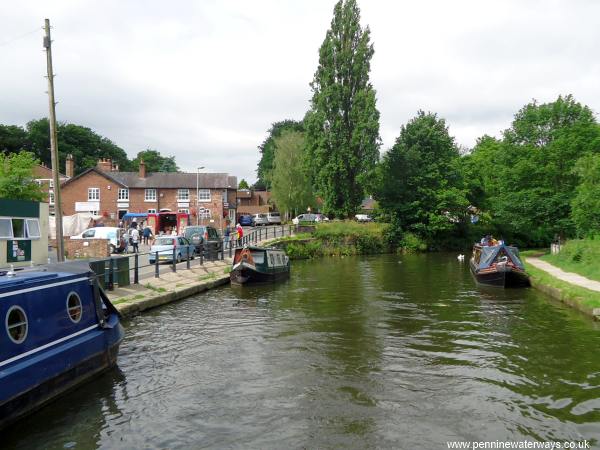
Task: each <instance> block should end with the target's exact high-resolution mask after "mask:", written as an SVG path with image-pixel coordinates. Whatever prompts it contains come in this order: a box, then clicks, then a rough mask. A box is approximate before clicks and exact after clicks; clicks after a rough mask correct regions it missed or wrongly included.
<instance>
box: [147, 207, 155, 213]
mask: <svg viewBox="0 0 600 450" xmlns="http://www.w3.org/2000/svg"><path fill="white" fill-rule="evenodd" d="M148 214H156V209H154V208H150V209H149V210H148Z"/></svg>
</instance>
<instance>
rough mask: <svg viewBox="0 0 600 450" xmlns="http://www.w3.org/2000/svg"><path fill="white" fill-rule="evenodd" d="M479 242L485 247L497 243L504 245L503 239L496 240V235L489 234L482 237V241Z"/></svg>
mask: <svg viewBox="0 0 600 450" xmlns="http://www.w3.org/2000/svg"><path fill="white" fill-rule="evenodd" d="M479 243H480V244H481V245H482V246H483V247H494V246H496V245H504V241H503V240H502V239H500V240H496V238H494V236H492V235H489V234H487V235H485V236H484V237H482V238H481V241H479Z"/></svg>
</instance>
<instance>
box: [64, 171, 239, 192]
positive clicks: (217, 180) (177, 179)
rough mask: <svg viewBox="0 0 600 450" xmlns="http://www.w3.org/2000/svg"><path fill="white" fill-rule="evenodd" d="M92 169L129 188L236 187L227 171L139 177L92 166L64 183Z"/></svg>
mask: <svg viewBox="0 0 600 450" xmlns="http://www.w3.org/2000/svg"><path fill="white" fill-rule="evenodd" d="M91 171H94V172H96V173H98V174H100V175H102V176H103V177H105V178H107V179H109V180H112V181H114V182H115V183H117V184H119V185H121V186H124V187H128V188H130V189H136V188H138V189H146V188H156V189H177V188H184V189H185V188H188V189H196V186H198V187H199V188H200V189H236V188H237V177H234V176H230V175H229V174H227V173H200V174H196V173H183V172H152V173H148V174H147V176H146V178H140V176H139V173H138V172H104V171H102V170H99V169H97V168H96V167H92V168H91V169H88V170H86V171H85V172H83V173H81V174H79V175H77V176H76V177H73V178H71V179H70V180H68V181H67V182H66V183H65V184H67V183H69V182H71V181H74V180H76V179H78V178H80V177H82V176H84V175H86V174H87V173H89V172H91Z"/></svg>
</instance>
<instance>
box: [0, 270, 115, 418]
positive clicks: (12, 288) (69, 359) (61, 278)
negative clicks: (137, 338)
mask: <svg viewBox="0 0 600 450" xmlns="http://www.w3.org/2000/svg"><path fill="white" fill-rule="evenodd" d="M2 325H3V328H4V329H3V330H0V429H1V428H3V427H5V426H6V425H8V424H9V423H11V422H13V421H15V420H16V419H18V418H20V417H22V416H24V415H26V414H27V413H29V412H32V411H33V410H35V409H37V408H39V407H41V406H42V405H44V404H45V403H47V402H49V401H51V400H53V399H54V398H56V397H57V396H59V395H60V394H62V393H64V392H65V391H67V390H69V389H71V388H73V387H74V386H76V385H78V384H80V383H82V382H83V381H85V380H87V379H89V378H90V377H92V376H94V375H96V374H98V373H100V372H102V371H104V370H106V369H108V368H110V367H112V366H114V365H115V364H116V361H117V353H118V349H119V344H120V343H121V340H122V339H123V334H124V332H123V328H122V327H121V325H120V323H119V313H118V312H117V310H116V309H115V308H114V306H113V305H112V304H111V303H110V301H109V300H108V298H107V297H106V295H105V294H104V292H103V291H102V289H101V288H100V287H99V286H98V283H97V280H96V276H95V274H94V273H93V272H92V271H91V270H90V268H89V266H87V265H83V264H82V265H78V264H73V263H61V264H57V265H55V266H44V267H41V268H36V269H29V270H21V271H12V270H11V271H3V272H0V326H2Z"/></svg>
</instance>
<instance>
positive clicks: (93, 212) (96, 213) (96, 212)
mask: <svg viewBox="0 0 600 450" xmlns="http://www.w3.org/2000/svg"><path fill="white" fill-rule="evenodd" d="M90 214H91V215H92V216H97V215H98V211H90Z"/></svg>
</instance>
